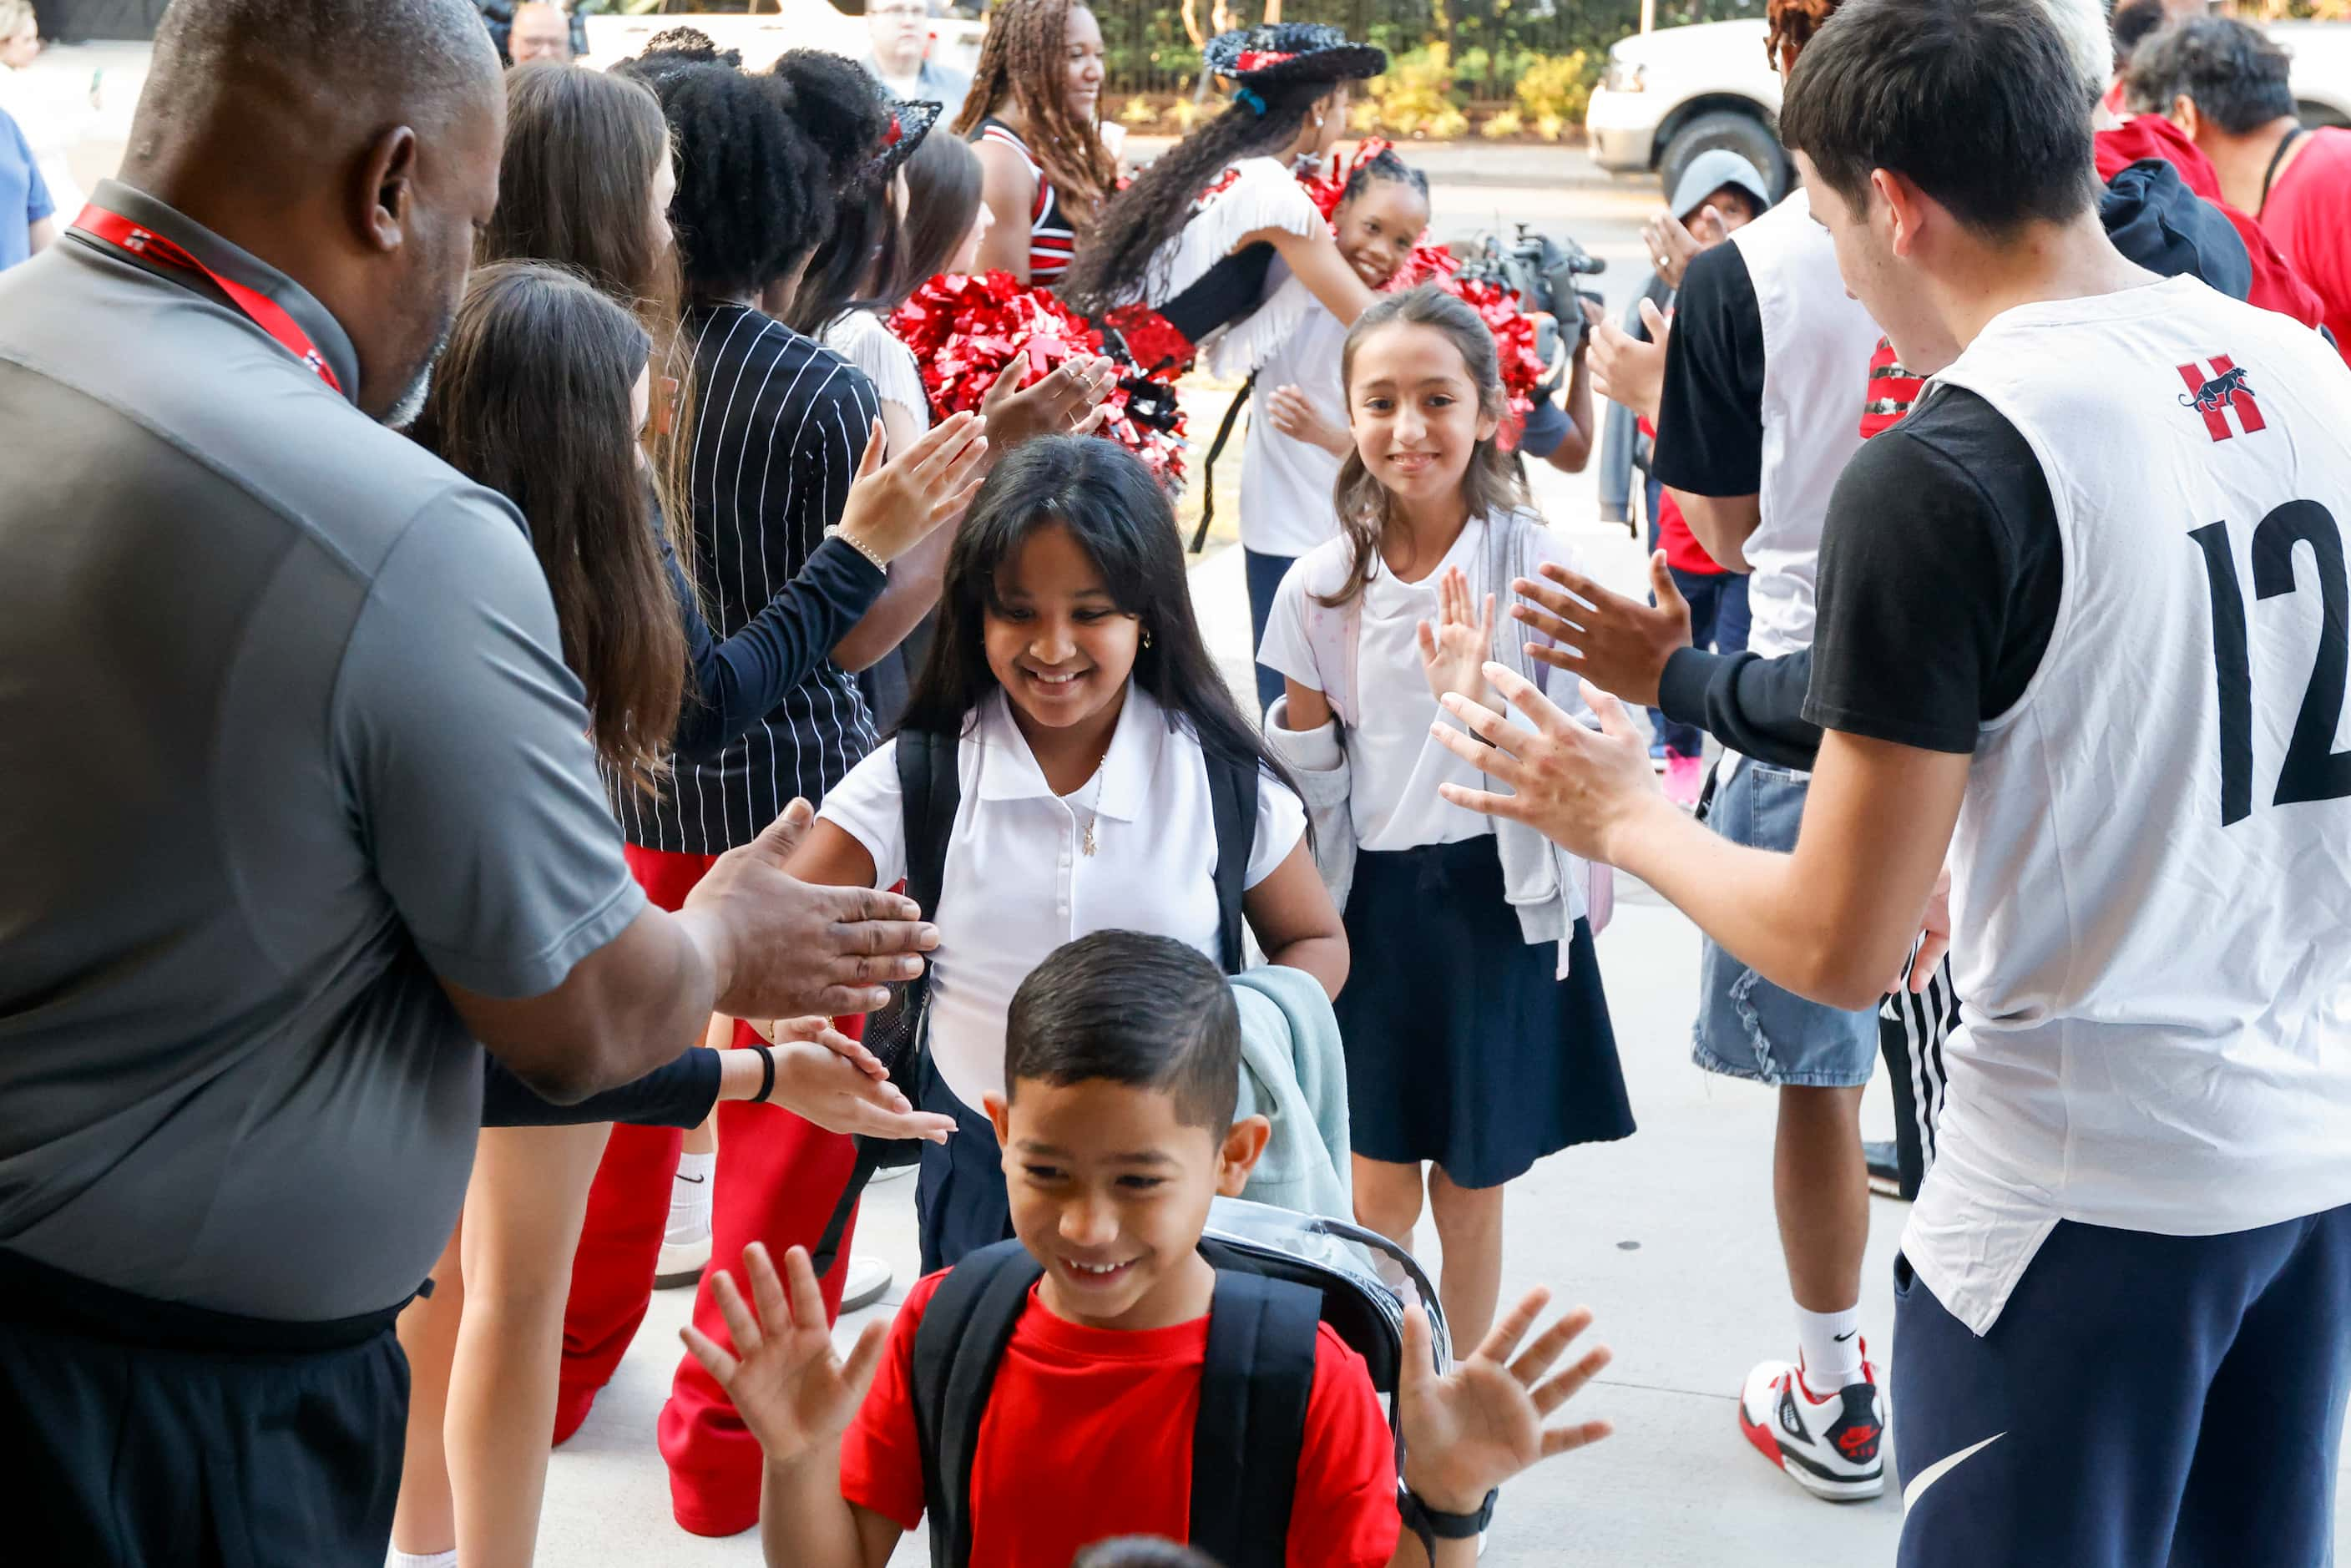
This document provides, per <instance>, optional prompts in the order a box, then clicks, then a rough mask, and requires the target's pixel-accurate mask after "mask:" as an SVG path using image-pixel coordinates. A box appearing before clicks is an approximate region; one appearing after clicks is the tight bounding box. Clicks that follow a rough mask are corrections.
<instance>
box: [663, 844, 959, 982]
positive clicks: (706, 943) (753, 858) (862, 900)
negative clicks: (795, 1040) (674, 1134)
mask: <svg viewBox="0 0 2351 1568" xmlns="http://www.w3.org/2000/svg"><path fill="white" fill-rule="evenodd" d="M815 821H816V812H815V811H814V810H812V809H811V808H810V805H809V803H808V802H807V801H806V800H795V801H793V802H792V803H791V804H790V805H789V806H787V807H785V808H784V814H783V815H782V816H780V817H778V818H777V819H776V820H775V821H772V822H770V823H768V828H767V831H764V832H762V833H761V834H760V835H759V836H758V838H756V839H754V840H752V841H750V842H749V843H747V844H745V845H743V846H742V847H741V848H740V849H736V850H729V851H728V852H726V853H725V854H723V855H721V856H719V857H718V862H717V863H716V865H713V866H712V867H711V868H710V872H709V874H708V875H706V876H705V877H704V878H703V879H702V881H701V882H700V883H696V884H695V889H694V891H693V892H692V893H690V894H687V895H686V899H685V907H684V909H682V910H680V911H679V912H678V919H679V920H680V921H681V922H683V923H684V925H686V926H687V928H688V929H689V930H690V931H691V932H692V933H693V934H694V937H695V942H696V943H697V944H698V945H699V946H700V947H701V948H702V951H703V954H704V956H705V957H706V958H707V959H708V961H709V963H710V965H711V967H712V968H713V970H715V971H716V977H717V981H718V1000H717V1008H716V1010H717V1011H719V1012H722V1013H725V1014H726V1015H727V1016H729V1017H730V1018H754V1019H771V1018H799V1017H802V1016H804V1015H807V1014H810V1013H819V1014H822V1015H823V1016H825V1017H827V1018H839V1017H841V1016H843V1015H845V1014H850V1013H864V1012H872V1010H873V1009H875V1008H878V1007H880V1006H882V1005H883V1003H885V1002H887V1001H888V1000H889V999H890V992H889V989H888V985H889V982H891V981H895V980H911V979H913V978H914V977H915V976H917V975H919V974H921V973H922V972H923V959H922V956H921V955H923V954H925V953H927V952H929V951H930V950H931V949H932V948H934V947H936V946H938V945H939V933H938V928H937V927H936V926H934V925H925V923H924V922H923V920H922V913H923V912H922V911H921V910H920V909H917V908H916V907H915V906H914V900H912V899H909V898H902V897H900V896H899V895H898V894H894V893H881V892H877V891H875V890H873V889H872V888H860V887H819V886H816V885H814V884H812V883H805V882H801V881H800V880H799V879H798V878H797V877H791V876H787V875H785V874H784V865H785V863H786V862H789V860H790V859H791V856H792V852H793V851H794V850H796V849H798V848H799V843H800V841H801V840H802V839H805V838H806V837H808V833H809V829H810V827H811V826H812V825H813V824H814V823H815Z"/></svg>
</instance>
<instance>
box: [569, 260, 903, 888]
mask: <svg viewBox="0 0 2351 1568" xmlns="http://www.w3.org/2000/svg"><path fill="white" fill-rule="evenodd" d="M686 334H687V338H688V340H689V341H690V342H691V343H692V345H693V352H694V361H695V386H696V389H697V390H696V392H695V400H694V406H693V410H692V417H693V419H694V421H695V430H694V462H693V475H692V494H693V499H694V535H695V563H694V564H695V579H696V583H695V586H696V587H697V588H698V589H699V590H700V591H701V594H702V600H703V605H704V608H705V610H706V611H707V612H708V614H709V618H710V627H711V630H712V631H713V632H716V634H717V635H718V636H719V637H720V638H721V639H724V638H727V637H731V636H733V635H735V633H736V632H738V631H740V630H741V629H742V628H743V626H744V625H745V624H746V623H747V622H749V621H750V620H751V618H752V617H753V616H755V615H757V614H758V612H760V611H761V610H762V609H763V608H765V607H766V605H767V603H768V601H769V600H770V599H772V598H774V597H775V595H776V593H777V591H778V590H779V589H781V588H782V587H783V586H784V585H785V584H786V583H788V582H789V581H790V580H792V579H793V578H794V577H796V576H797V575H799V572H800V570H801V569H802V568H803V567H805V566H806V565H807V564H808V559H809V557H810V554H812V553H813V552H814V551H815V549H816V548H817V546H818V545H820V544H821V543H822V542H823V540H824V533H825V529H826V528H830V527H831V526H832V525H833V524H834V523H835V522H837V521H839V520H840V517H841V508H842V507H844V506H845V505H846V504H847V502H848V498H849V486H850V484H851V482H852V480H853V479H854V478H855V477H856V474H857V464H858V459H859V458H860V457H861V456H862V455H863V453H864V450H865V440H866V433H867V432H868V430H870V429H871V428H872V424H873V422H874V421H875V420H876V419H878V418H879V417H880V414H881V403H880V402H879V400H878V399H876V398H875V396H874V393H873V384H872V382H870V381H868V380H867V379H866V378H865V375H864V372H862V371H859V370H858V369H857V368H856V367H855V366H853V365H852V364H851V363H849V361H846V360H844V359H842V358H841V356H840V355H839V354H836V353H834V352H833V351H832V350H830V349H827V348H825V347H823V346H822V345H821V344H820V343H818V342H817V341H816V340H814V339H812V338H806V337H803V336H801V335H800V334H799V333H798V332H795V331H793V330H792V329H790V328H789V327H786V326H785V325H784V324H783V323H782V322H780V321H777V320H774V319H770V318H768V317H767V316H764V315H762V314H760V313H759V312H758V311H757V310H753V309H749V308H746V307H743V306H739V305H728V306H721V307H718V308H703V309H695V310H694V311H692V312H690V313H689V315H688V317H687V319H686ZM875 739H876V737H875V735H874V731H873V721H872V716H871V714H870V713H868V711H867V709H866V706H865V700H864V698H863V697H862V695H860V694H859V692H858V689H857V682H856V680H855V679H854V678H853V677H852V676H851V675H850V674H848V673H847V672H845V671H843V670H842V669H841V667H840V666H839V665H837V664H833V663H831V661H830V660H827V661H825V662H823V663H821V664H818V665H817V667H816V669H815V670H814V671H813V672H812V673H811V674H810V675H809V677H808V678H807V679H806V680H804V681H802V682H801V683H800V684H799V685H797V686H795V687H793V688H792V689H791V690H790V691H789V693H787V694H785V696H784V699H783V701H782V702H780V703H778V705H777V706H776V707H775V709H774V710H773V711H772V712H770V713H769V714H768V716H767V717H766V718H765V719H763V720H762V721H761V722H760V723H758V724H757V725H755V726H753V727H751V729H750V730H749V731H748V732H747V733H746V734H745V735H743V736H742V737H740V738H738V739H737V740H735V741H733V742H730V743H729V744H728V745H727V746H726V748H725V749H724V750H723V751H721V752H719V753H718V755H717V756H716V758H711V759H709V760H706V761H704V762H699V763H695V762H686V761H684V760H681V761H679V762H678V763H677V765H676V771H675V772H674V774H673V775H672V776H671V777H670V778H669V779H667V780H665V781H664V785H663V788H662V793H661V798H660V800H657V801H649V800H644V799H643V798H642V797H637V796H634V795H632V794H631V793H629V792H627V791H615V792H614V797H613V806H614V810H616V811H617V812H618V814H619V816H620V819H621V826H622V830H623V831H625V832H626V833H627V834H628V837H629V840H630V841H631V842H632V843H636V844H639V845H642V846H643V847H644V848H646V849H654V850H669V851H674V852H684V853H687V854H709V855H715V854H721V853H724V852H726V851H727V850H730V849H733V848H735V847H736V846H737V845H738V844H744V843H747V842H749V841H751V840H752V839H753V838H755V837H756V836H758V832H759V831H760V830H761V829H763V828H765V827H766V826H767V825H768V823H769V822H771V821H775V819H776V817H777V815H778V813H779V812H781V811H782V810H783V809H784V807H785V806H787V805H788V804H789V803H790V801H791V800H792V798H793V797H794V796H796V795H799V796H805V797H806V798H807V799H808V800H810V802H811V803H818V802H821V801H822V800H823V799H824V796H825V792H826V791H827V790H829V789H831V788H832V786H833V785H834V784H836V783H838V782H839V781H840V780H841V776H842V775H844V774H846V773H847V772H848V771H849V770H850V768H853V767H854V766H856V764H857V761H858V759H859V758H862V757H863V756H864V755H865V754H866V753H867V752H869V751H871V750H872V749H873V746H874V742H875Z"/></svg>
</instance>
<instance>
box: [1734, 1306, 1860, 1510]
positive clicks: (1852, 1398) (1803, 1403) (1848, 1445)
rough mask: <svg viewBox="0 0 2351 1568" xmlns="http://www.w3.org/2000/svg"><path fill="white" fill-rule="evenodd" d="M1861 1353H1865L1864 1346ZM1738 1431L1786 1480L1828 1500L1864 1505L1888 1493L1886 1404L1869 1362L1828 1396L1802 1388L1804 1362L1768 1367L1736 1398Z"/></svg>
mask: <svg viewBox="0 0 2351 1568" xmlns="http://www.w3.org/2000/svg"><path fill="white" fill-rule="evenodd" d="M1862 1354H1863V1355H1864V1357H1866V1356H1867V1354H1868V1347H1867V1345H1866V1344H1865V1345H1864V1346H1863V1349H1862ZM1739 1429H1740V1431H1742V1432H1744V1433H1746V1434H1747V1440H1748V1441H1749V1442H1750V1443H1752V1444H1754V1445H1755V1451H1756V1452H1757V1453H1760V1454H1761V1455H1762V1456H1763V1457H1764V1458H1767V1459H1769V1460H1771V1462H1772V1463H1773V1464H1775V1465H1777V1466H1779V1467H1780V1468H1781V1469H1782V1470H1784V1471H1786V1472H1787V1475H1788V1479H1790V1480H1792V1481H1794V1482H1795V1483H1796V1484H1797V1485H1798V1486H1800V1487H1802V1488H1803V1489H1804V1490H1806V1491H1808V1492H1810V1493H1812V1494H1813V1496H1814V1497H1818V1498H1826V1499H1827V1500H1829V1501H1831V1502H1859V1501H1862V1500H1865V1499H1866V1498H1873V1497H1876V1496H1877V1495H1878V1494H1879V1493H1880V1492H1882V1491H1884V1490H1886V1464H1885V1461H1884V1460H1883V1459H1882V1458H1880V1457H1879V1454H1878V1450H1879V1448H1880V1447H1881V1446H1882V1445H1883V1444H1884V1442H1885V1438H1886V1401H1885V1400H1884V1399H1883V1398H1881V1397H1880V1396H1879V1395H1878V1392H1877V1369H1876V1367H1873V1366H1871V1365H1870V1364H1869V1363H1868V1361H1867V1360H1866V1359H1865V1360H1864V1361H1863V1362H1862V1364H1861V1381H1860V1382H1858V1383H1852V1384H1848V1385H1845V1386H1844V1388H1843V1389H1840V1390H1839V1391H1838V1392H1836V1393H1834V1394H1832V1395H1829V1396H1826V1397H1825V1398H1823V1397H1822V1396H1819V1395H1816V1394H1814V1393H1813V1391H1812V1390H1811V1389H1810V1388H1808V1387H1806V1386H1805V1385H1804V1373H1803V1364H1802V1362H1801V1361H1799V1362H1798V1363H1797V1364H1794V1365H1790V1364H1788V1363H1786V1362H1784V1361H1767V1362H1765V1363H1764V1364H1762V1365H1761V1366H1759V1367H1757V1368H1756V1369H1755V1370H1754V1371H1752V1372H1750V1373H1749V1374H1748V1375H1747V1386H1746V1387H1745V1388H1743V1389H1741V1390H1740V1395H1739Z"/></svg>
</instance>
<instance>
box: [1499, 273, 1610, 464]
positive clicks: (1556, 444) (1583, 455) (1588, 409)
mask: <svg viewBox="0 0 2351 1568" xmlns="http://www.w3.org/2000/svg"><path fill="white" fill-rule="evenodd" d="M1570 302H1572V303H1573V307H1574V308H1576V309H1578V310H1580V311H1581V312H1582V314H1583V321H1582V322H1581V324H1580V325H1579V326H1578V327H1577V329H1575V346H1574V348H1573V350H1571V351H1570V352H1569V354H1568V370H1567V375H1566V377H1565V380H1566V382H1567V384H1566V386H1565V387H1564V388H1562V387H1560V386H1558V385H1557V383H1556V382H1554V383H1553V384H1552V386H1551V387H1549V388H1546V389H1545V390H1544V391H1542V392H1539V393H1537V394H1536V397H1535V406H1534V407H1533V408H1532V409H1531V410H1529V411H1528V413H1527V427H1526V429H1525V430H1524V431H1523V432H1521V433H1520V436H1519V452H1520V455H1523V456H1525V457H1527V458H1528V459H1530V460H1531V461H1536V462H1542V463H1548V464H1550V465H1552V467H1554V468H1556V469H1558V470H1559V471H1560V472H1561V473H1562V474H1581V473H1583V469H1584V465H1586V464H1588V463H1590V462H1591V461H1592V432H1593V417H1592V363H1591V350H1592V329H1593V328H1595V327H1597V326H1599V325H1600V323H1601V322H1602V321H1603V320H1604V319H1606V317H1605V316H1604V313H1603V312H1602V310H1601V308H1600V307H1599V306H1598V305H1597V304H1595V303H1594V302H1593V301H1592V300H1590V299H1588V298H1584V297H1583V295H1580V294H1573V293H1571V294H1570V295H1569V296H1568V298H1567V300H1564V301H1562V308H1564V307H1565V306H1567V305H1568V304H1569V303H1570ZM1537 325H1538V327H1541V328H1545V329H1546V330H1545V336H1547V337H1553V338H1555V337H1556V335H1557V334H1558V333H1559V332H1561V331H1562V330H1563V329H1562V328H1561V327H1560V326H1559V324H1558V322H1557V321H1556V319H1546V318H1544V317H1541V316H1539V317H1538V318H1537ZM1562 392H1563V393H1564V398H1563V400H1562Z"/></svg>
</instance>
